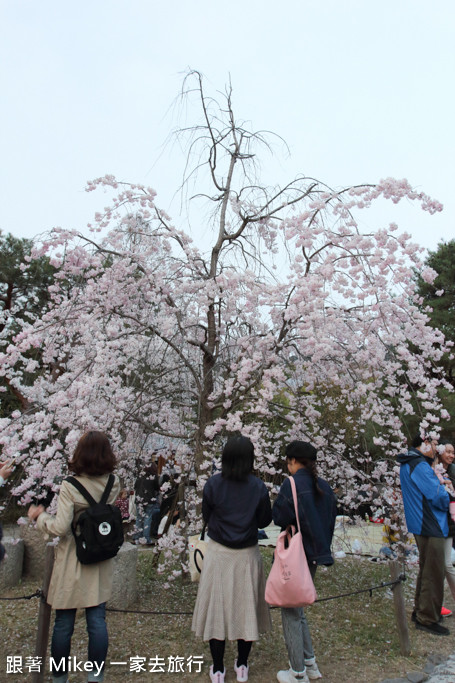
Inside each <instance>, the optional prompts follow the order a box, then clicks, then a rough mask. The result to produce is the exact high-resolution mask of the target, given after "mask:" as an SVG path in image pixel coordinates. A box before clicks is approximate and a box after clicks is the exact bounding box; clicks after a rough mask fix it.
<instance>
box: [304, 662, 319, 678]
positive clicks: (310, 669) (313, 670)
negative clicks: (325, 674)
mask: <svg viewBox="0 0 455 683" xmlns="http://www.w3.org/2000/svg"><path fill="white" fill-rule="evenodd" d="M305 670H306V673H307V676H308V678H310V679H311V680H316V678H322V674H321V672H320V671H319V669H318V665H317V664H316V662H313V664H307V665H306V668H305Z"/></svg>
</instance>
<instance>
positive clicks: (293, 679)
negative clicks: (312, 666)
mask: <svg viewBox="0 0 455 683" xmlns="http://www.w3.org/2000/svg"><path fill="white" fill-rule="evenodd" d="M276 677H277V679H278V681H279V683H310V681H309V679H308V676H307V675H306V671H294V670H293V669H288V670H287V671H278V673H277V675H276Z"/></svg>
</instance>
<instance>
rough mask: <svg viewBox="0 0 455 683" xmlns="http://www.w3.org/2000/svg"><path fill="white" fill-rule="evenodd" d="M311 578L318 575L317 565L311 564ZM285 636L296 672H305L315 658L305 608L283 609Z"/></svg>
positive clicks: (290, 658) (282, 618)
mask: <svg viewBox="0 0 455 683" xmlns="http://www.w3.org/2000/svg"><path fill="white" fill-rule="evenodd" d="M309 566H310V572H311V576H312V577H313V578H314V575H315V574H316V565H313V564H310V565H309ZM281 621H282V624H283V635H284V641H285V643H286V647H287V651H288V656H289V662H290V664H291V667H292V669H294V671H298V672H301V671H305V666H306V663H309V662H308V660H310V661H312V660H313V658H314V650H313V642H312V640H311V634H310V629H309V628H308V622H307V620H306V616H305V610H304V609H303V607H283V608H282V609H281Z"/></svg>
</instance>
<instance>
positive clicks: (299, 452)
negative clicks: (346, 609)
mask: <svg viewBox="0 0 455 683" xmlns="http://www.w3.org/2000/svg"><path fill="white" fill-rule="evenodd" d="M316 453H317V451H316V448H315V447H314V446H312V445H311V444H310V443H308V442H306V441H292V442H291V443H290V444H288V446H286V464H287V468H288V471H289V474H290V476H291V477H294V481H295V486H296V489H297V501H298V510H299V520H300V527H301V532H302V539H303V546H304V548H305V553H306V556H307V560H308V566H309V568H310V571H311V575H312V576H313V577H314V575H315V573H316V568H317V565H318V564H322V565H331V564H333V557H332V553H331V550H330V546H331V544H332V536H333V530H334V527H335V517H336V498H335V494H334V492H333V491H332V489H331V488H330V486H329V484H328V483H327V482H326V481H325V480H324V479H321V478H320V477H318V474H317V468H316ZM272 515H273V521H274V522H275V524H277V525H278V526H280V527H281V528H282V529H284V528H286V527H287V526H289V525H290V524H293V525H296V524H297V520H296V518H295V509H294V501H293V497H292V490H291V484H290V482H289V479H286V480H285V481H284V482H283V485H282V486H281V489H280V492H279V494H278V497H277V499H276V501H275V503H274V505H273V509H272ZM281 618H282V623H283V632H284V640H285V642H286V647H287V650H288V655H289V664H290V667H291V668H290V669H288V670H286V671H278V673H277V679H278V681H280V683H296V682H297V681H298V682H299V683H302V681H303V683H305V682H308V680H309V679H317V678H322V675H321V672H320V671H319V668H318V665H317V664H316V658H315V656H314V650H313V644H312V641H311V635H310V631H309V628H308V623H307V620H306V617H305V612H304V609H303V607H286V608H282V610H281Z"/></svg>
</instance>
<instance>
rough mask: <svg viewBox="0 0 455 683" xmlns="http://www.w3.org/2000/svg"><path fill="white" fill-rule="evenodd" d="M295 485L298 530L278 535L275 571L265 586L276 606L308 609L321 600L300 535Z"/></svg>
mask: <svg viewBox="0 0 455 683" xmlns="http://www.w3.org/2000/svg"><path fill="white" fill-rule="evenodd" d="M289 480H290V482H291V489H292V497H293V499H294V507H295V517H296V520H297V527H298V531H297V532H296V530H295V527H294V526H288V528H287V529H286V530H285V531H282V532H281V533H280V535H279V536H278V539H277V543H276V548H275V554H274V560H273V564H272V569H271V570H270V574H269V576H268V579H267V583H266V586H265V601H266V602H267V603H268V604H269V605H271V606H273V607H305V606H306V605H312V604H313V602H314V601H315V600H316V599H317V594H316V588H315V587H314V583H313V579H312V576H311V573H310V569H309V567H308V562H307V559H306V555H305V550H304V548H303V543H302V534H301V532H300V520H299V511H298V506H297V491H296V488H295V481H294V478H293V477H289Z"/></svg>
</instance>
